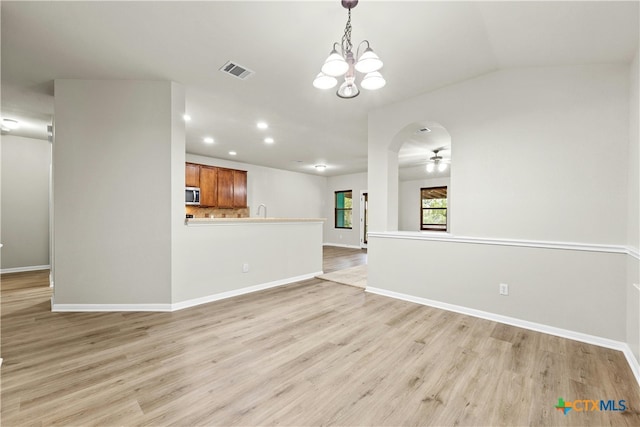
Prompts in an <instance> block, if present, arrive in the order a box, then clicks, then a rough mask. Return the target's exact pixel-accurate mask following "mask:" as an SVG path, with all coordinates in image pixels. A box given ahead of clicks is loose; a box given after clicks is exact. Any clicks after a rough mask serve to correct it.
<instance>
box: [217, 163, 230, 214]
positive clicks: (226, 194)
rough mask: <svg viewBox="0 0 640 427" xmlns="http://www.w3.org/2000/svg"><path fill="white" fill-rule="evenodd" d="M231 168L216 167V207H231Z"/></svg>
mask: <svg viewBox="0 0 640 427" xmlns="http://www.w3.org/2000/svg"><path fill="white" fill-rule="evenodd" d="M233 190H234V189H233V170H232V169H222V168H218V207H219V208H233V207H234V206H233V199H234V197H233V194H234V191H233Z"/></svg>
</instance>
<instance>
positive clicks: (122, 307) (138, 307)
mask: <svg viewBox="0 0 640 427" xmlns="http://www.w3.org/2000/svg"><path fill="white" fill-rule="evenodd" d="M51 311H55V312H67V311H171V304H56V303H54V302H53V299H52V301H51Z"/></svg>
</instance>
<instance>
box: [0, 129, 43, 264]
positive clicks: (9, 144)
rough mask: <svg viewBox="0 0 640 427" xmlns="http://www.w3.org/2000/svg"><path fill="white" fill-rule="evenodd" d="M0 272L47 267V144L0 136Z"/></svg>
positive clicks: (19, 137) (31, 139)
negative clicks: (0, 183) (0, 245)
mask: <svg viewBox="0 0 640 427" xmlns="http://www.w3.org/2000/svg"><path fill="white" fill-rule="evenodd" d="M1 145H2V167H1V169H2V178H1V181H2V193H1V194H2V201H1V202H0V205H1V207H2V215H1V217H2V225H1V226H0V230H1V231H2V237H1V239H0V242H2V244H3V248H2V272H3V273H8V272H12V271H26V270H32V269H46V268H49V170H50V167H51V144H50V143H49V141H46V140H40V139H33V138H24V137H21V136H13V135H3V136H2V141H1Z"/></svg>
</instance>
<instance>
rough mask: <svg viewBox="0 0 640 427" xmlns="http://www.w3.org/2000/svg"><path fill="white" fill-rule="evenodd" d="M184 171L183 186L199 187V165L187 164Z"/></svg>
mask: <svg viewBox="0 0 640 427" xmlns="http://www.w3.org/2000/svg"><path fill="white" fill-rule="evenodd" d="M185 170H186V174H185V180H184V181H185V186H186V187H200V165H196V164H193V163H187V164H186V169H185Z"/></svg>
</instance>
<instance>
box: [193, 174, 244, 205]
mask: <svg viewBox="0 0 640 427" xmlns="http://www.w3.org/2000/svg"><path fill="white" fill-rule="evenodd" d="M185 167H186V169H185V183H186V186H187V187H200V206H202V207H210V208H229V209H232V208H246V207H247V171H241V170H236V169H227V168H219V167H215V166H207V165H199V164H196V163H186V165H185Z"/></svg>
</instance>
